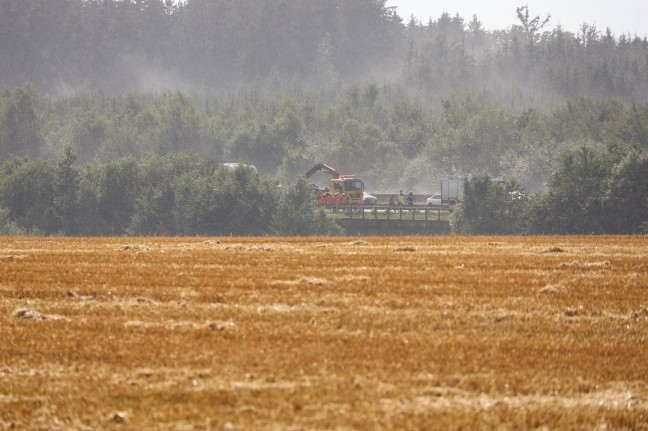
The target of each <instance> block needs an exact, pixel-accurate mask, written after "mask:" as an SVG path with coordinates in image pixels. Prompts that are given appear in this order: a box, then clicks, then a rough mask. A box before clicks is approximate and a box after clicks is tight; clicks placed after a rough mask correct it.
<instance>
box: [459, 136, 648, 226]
mask: <svg viewBox="0 0 648 431" xmlns="http://www.w3.org/2000/svg"><path fill="white" fill-rule="evenodd" d="M647 178H648V151H645V150H643V151H641V150H636V149H635V150H631V151H629V152H627V153H626V152H623V151H618V149H617V148H609V149H608V150H607V151H604V152H600V153H597V152H595V151H592V150H591V149H589V148H587V147H581V148H579V149H577V150H572V151H568V152H567V153H565V154H564V155H563V156H562V158H561V160H560V163H559V166H558V168H557V169H556V170H555V171H554V172H553V173H552V175H551V177H550V178H549V182H548V187H547V190H544V191H541V192H538V193H536V194H533V195H527V194H525V192H524V188H523V187H522V186H521V184H520V183H519V182H517V181H515V180H509V181H496V180H494V179H492V178H491V177H490V176H489V175H484V174H481V175H476V176H473V177H470V178H467V179H466V180H465V181H464V192H465V200H464V202H463V203H462V204H461V205H459V206H458V207H457V210H456V211H455V212H454V213H453V215H452V218H453V229H454V231H455V232H456V233H461V234H480V235H483V234H489V235H525V234H534V235H535V234H542V235H554V234H581V235H594V234H596V235H598V234H624V235H625V234H636V233H648V181H647V180H646V179H647Z"/></svg>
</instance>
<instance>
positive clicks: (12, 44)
mask: <svg viewBox="0 0 648 431" xmlns="http://www.w3.org/2000/svg"><path fill="white" fill-rule="evenodd" d="M511 24H512V25H511V26H510V28H506V29H500V30H485V29H484V28H483V26H482V22H481V21H480V20H479V18H478V17H477V16H473V17H471V18H469V19H466V17H461V16H459V15H455V16H451V15H449V14H448V13H444V14H442V15H441V16H440V17H438V18H436V19H433V18H432V17H430V19H429V20H428V21H427V22H420V21H419V20H418V19H417V18H415V17H410V18H409V20H403V18H402V17H401V16H399V15H398V9H397V8H395V7H389V6H387V5H386V0H330V1H325V2H324V1H311V0H289V1H287V0H236V1H234V0H186V1H181V2H177V1H170V0H30V1H28V2H26V1H23V0H0V28H1V29H2V37H1V38H0V58H2V59H3V61H2V62H0V87H7V88H15V87H17V86H19V85H21V84H22V83H23V82H24V81H26V80H28V81H30V82H32V83H33V84H34V85H35V87H36V88H37V89H38V90H39V91H43V92H46V93H49V94H54V95H58V94H68V93H70V92H74V91H78V90H87V91H96V90H102V91H104V92H107V93H113V92H120V93H123V92H128V91H138V90H151V89H157V90H161V89H167V88H172V89H178V88H188V87H191V88H194V89H207V90H209V91H211V92H215V91H230V90H231V89H233V88H237V87H239V86H247V85H254V86H257V87H261V88H263V89H265V90H267V91H272V90H273V89H275V88H277V87H283V86H286V85H287V86H291V85H295V84H299V85H304V86H307V87H314V88H320V89H329V90H331V91H338V92H339V91H340V88H343V89H345V88H348V86H350V85H356V84H358V83H360V82H366V81H367V80H370V79H371V80H375V81H376V82H378V83H380V84H383V83H387V82H388V83H390V85H392V86H396V87H398V88H399V89H400V90H401V91H402V92H404V93H406V94H407V95H408V97H410V98H414V99H415V100H416V102H417V103H420V104H427V105H428V106H432V107H434V106H436V104H438V103H439V102H440V101H441V100H442V99H443V98H445V97H447V95H448V94H450V93H461V92H464V91H467V90H468V91H471V92H475V93H476V94H480V95H483V96H486V97H488V98H489V99H491V100H493V101H497V102H498V103H501V104H503V105H504V106H507V107H514V108H522V107H527V106H529V105H532V106H534V107H536V108H540V109H544V108H547V107H548V108H553V107H555V106H557V105H559V104H562V103H564V102H565V101H566V100H568V99H570V98H573V97H575V96H579V95H583V96H587V97H592V98H606V97H615V98H617V99H620V100H622V101H624V102H629V101H632V100H635V101H638V102H645V101H646V100H647V97H648V39H646V35H630V34H615V33H614V29H611V28H609V27H606V28H598V27H597V26H596V25H594V24H587V23H583V25H582V27H581V29H580V30H579V31H578V32H570V31H566V30H564V29H563V28H561V27H560V26H557V27H553V26H551V21H550V18H549V17H547V18H544V19H543V18H541V17H539V16H534V14H533V11H530V10H529V8H528V6H522V7H519V8H517V9H516V10H511Z"/></svg>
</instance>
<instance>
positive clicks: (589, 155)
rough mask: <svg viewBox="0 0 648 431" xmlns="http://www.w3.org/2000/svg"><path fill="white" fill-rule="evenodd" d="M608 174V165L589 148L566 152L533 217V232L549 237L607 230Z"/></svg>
mask: <svg viewBox="0 0 648 431" xmlns="http://www.w3.org/2000/svg"><path fill="white" fill-rule="evenodd" d="M608 175H609V164H608V162H607V161H606V160H605V159H604V158H603V157H601V156H598V155H596V154H595V153H594V152H592V151H591V150H590V149H588V148H587V147H581V148H580V149H579V150H578V151H576V152H568V153H566V154H565V156H564V157H563V158H562V160H561V162H560V166H559V168H558V170H557V171H555V172H554V173H553V174H552V176H551V178H550V179H549V185H548V186H549V190H548V192H547V194H546V195H545V196H543V197H542V203H541V204H539V205H538V207H537V208H536V212H535V214H534V215H533V218H532V229H533V231H534V232H537V233H548V234H553V233H571V234H589V233H601V232H605V231H607V230H608V229H609V228H608V226H607V223H606V212H605V207H604V195H605V189H604V184H605V181H606V179H607V176H608Z"/></svg>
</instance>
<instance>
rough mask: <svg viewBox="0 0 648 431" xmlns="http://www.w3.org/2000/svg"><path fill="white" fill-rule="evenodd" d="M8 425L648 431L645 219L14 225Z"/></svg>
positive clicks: (4, 256)
mask: <svg viewBox="0 0 648 431" xmlns="http://www.w3.org/2000/svg"><path fill="white" fill-rule="evenodd" d="M0 322H1V325H0V341H1V343H0V429H19V430H20V429H30V430H31V429H37V430H38V429H43V430H57V429H65V430H68V429H77V430H86V429H87V430H91V429H120V430H121V429H124V430H125V429H144V430H149V429H151V430H153V429H155V430H157V429H161V430H164V429H169V430H284V429H286V430H299V429H308V430H350V429H362V430H365V429H367V430H377V429H421V430H427V429H466V430H473V429H493V428H498V429H534V428H544V429H601V430H603V429H648V381H647V378H648V342H647V339H648V237H645V236H637V237H535V238H527V237H525V238H501V237H497V238H487V237H484V238H470V237H465V238H463V237H432V238H361V239H358V238H314V239H305V238H262V239H260V238H244V239H243V238H110V239H106V238H101V239H50V238H2V239H1V241H0Z"/></svg>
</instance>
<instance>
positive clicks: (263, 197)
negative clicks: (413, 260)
mask: <svg viewBox="0 0 648 431" xmlns="http://www.w3.org/2000/svg"><path fill="white" fill-rule="evenodd" d="M3 5H4V6H6V8H5V9H3V14H2V15H1V16H2V21H1V22H0V26H1V27H2V28H3V30H4V34H5V35H6V36H7V37H3V38H1V39H0V57H1V58H3V61H2V64H0V85H3V86H4V91H3V92H2V93H1V94H0V232H2V233H4V234H8V233H26V234H44V235H59V234H63V235H113V234H114V235H139V234H155V235H162V234H173V235H195V234H210V235H211V234H213V235H217V234H236V235H267V234H278V233H286V234H288V233H291V232H293V231H294V232H301V233H304V234H305V233H307V232H309V233H311V234H328V233H332V232H336V231H337V229H336V228H335V226H334V225H331V223H330V220H328V219H327V218H326V217H325V215H323V214H320V213H319V212H318V210H317V208H312V209H311V208H309V209H308V210H307V211H306V214H305V215H301V216H300V215H289V213H290V211H302V210H303V208H304V205H303V204H301V203H300V202H302V201H301V199H302V197H300V198H295V199H293V200H295V202H287V199H288V198H287V196H289V195H291V193H292V195H293V196H294V193H297V194H303V195H304V196H305V195H306V192H305V190H306V188H305V187H304V186H303V185H300V184H298V179H299V178H300V177H302V176H303V174H304V173H305V172H306V171H307V170H308V169H309V168H310V167H311V166H313V165H314V164H315V163H317V162H320V161H324V162H326V163H327V164H330V165H332V166H334V167H335V168H336V169H337V170H338V171H339V172H341V173H348V174H356V175H358V176H359V177H361V178H362V179H363V180H364V182H365V185H366V188H367V190H368V191H369V192H381V193H397V192H398V191H399V190H402V189H404V190H414V191H415V192H416V193H429V194H433V193H437V192H438V191H439V190H438V185H439V183H440V180H441V179H443V178H451V177H461V178H466V179H467V181H469V182H471V183H470V184H469V187H468V189H469V193H470V195H469V196H468V198H469V199H468V201H469V204H467V205H464V206H463V209H462V211H461V212H459V213H457V215H456V220H455V223H454V226H455V228H456V232H461V233H483V234H485V233H495V232H497V233H505V234H523V233H637V232H641V231H642V230H645V226H646V223H647V222H648V220H647V217H646V213H647V212H648V209H647V208H648V204H647V201H648V192H647V190H646V186H645V184H644V182H642V178H648V173H647V172H646V169H647V167H646V157H647V156H646V154H647V153H648V60H647V59H648V40H647V39H646V38H645V37H644V38H641V37H639V36H637V35H625V34H621V35H615V34H614V33H613V29H609V28H607V29H598V28H597V27H596V26H594V25H588V24H584V25H583V26H582V28H581V31H580V32H577V33H572V32H568V31H565V30H563V29H561V28H560V27H559V26H558V27H551V26H550V25H549V23H550V20H549V18H543V17H537V16H533V11H529V9H528V7H526V6H523V7H519V8H517V9H516V10H512V11H511V21H512V26H511V27H510V28H508V29H502V30H499V31H486V30H484V29H483V28H482V26H481V22H480V21H479V19H478V17H472V19H470V20H465V19H464V18H462V17H459V16H455V17H451V16H449V15H448V14H443V15H442V16H441V17H438V18H437V19H432V18H431V19H430V20H429V21H426V22H421V21H419V20H418V19H416V18H415V17H411V18H409V19H406V20H403V18H402V17H400V16H399V15H398V11H397V10H395V9H393V8H390V7H387V6H386V5H385V2H384V1H382V0H381V1H376V0H345V1H337V0H336V1H331V2H326V4H319V3H317V2H315V3H313V2H310V1H298V0H295V1H294V2H293V6H294V7H290V8H281V7H280V3H279V2H276V1H274V0H273V1H263V2H259V1H258V0H241V1H237V2H235V3H231V2H222V1H214V2H207V1H202V0H189V1H185V2H169V1H164V2H163V1H160V0H146V1H144V0H142V1H128V0H122V1H117V0H114V1H106V2H94V1H81V0H60V1H57V2H50V1H34V2H24V1H16V0H9V1H7V2H5V3H3ZM21 23H22V24H21ZM237 23H238V25H237ZM360 23H361V24H362V25H360ZM20 25H24V26H26V27H28V28H33V29H38V31H30V32H25V31H22V30H21V28H22V27H19V26H20ZM550 28H551V29H550ZM117 29H120V30H119V31H117ZM61 35H65V38H64V39H62V38H61ZM83 41H92V43H88V44H84V43H83ZM224 162H235V163H240V164H247V165H253V166H255V167H256V172H254V171H252V172H243V171H241V172H232V171H227V170H226V169H225V168H223V166H222V163H224ZM485 176H487V177H489V178H504V179H506V181H505V182H504V183H492V184H491V183H490V182H488V181H485V180H483V179H484V178H485ZM313 180H314V181H319V182H320V183H322V181H321V179H318V178H314V179H313ZM280 186H281V187H280ZM512 191H515V193H513V194H512V193H511V192H512ZM300 196H301V195H300ZM513 198H514V199H513ZM311 210H312V211H311ZM242 213H245V214H246V215H245V216H240V214H242ZM278 213H281V214H283V215H282V216H281V217H279V216H276V214H278ZM234 214H237V215H236V216H234ZM313 214H314V215H313ZM282 217H283V218H287V219H288V220H290V217H296V218H299V217H302V218H304V219H305V220H303V221H304V223H282V222H281V221H280V218H282ZM246 223H248V224H246ZM306 227H308V228H306Z"/></svg>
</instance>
